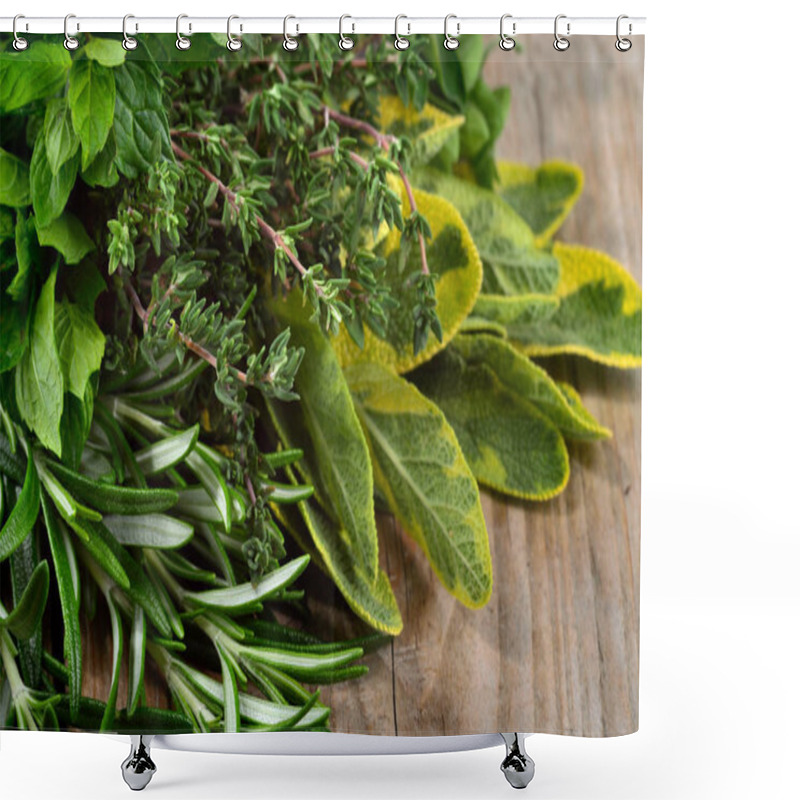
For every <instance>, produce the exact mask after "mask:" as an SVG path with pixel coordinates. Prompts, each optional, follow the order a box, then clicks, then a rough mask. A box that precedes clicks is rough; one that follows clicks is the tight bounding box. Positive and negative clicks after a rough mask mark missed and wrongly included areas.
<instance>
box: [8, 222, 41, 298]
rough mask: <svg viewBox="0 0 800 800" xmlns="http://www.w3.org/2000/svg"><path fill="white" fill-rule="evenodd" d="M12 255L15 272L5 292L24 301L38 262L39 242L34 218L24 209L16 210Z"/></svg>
mask: <svg viewBox="0 0 800 800" xmlns="http://www.w3.org/2000/svg"><path fill="white" fill-rule="evenodd" d="M14 255H15V256H16V257H17V274H16V275H15V276H14V278H13V280H12V281H11V283H10V284H9V286H8V289H7V290H6V292H7V293H8V294H9V295H10V296H11V297H13V298H14V300H20V301H23V302H24V301H25V300H27V298H28V293H29V291H30V288H31V285H32V283H33V277H34V272H35V269H36V265H37V264H38V263H39V255H40V254H39V243H38V241H37V238H36V220H35V218H34V217H33V216H28V213H27V212H26V211H18V212H17V224H16V225H15V227H14Z"/></svg>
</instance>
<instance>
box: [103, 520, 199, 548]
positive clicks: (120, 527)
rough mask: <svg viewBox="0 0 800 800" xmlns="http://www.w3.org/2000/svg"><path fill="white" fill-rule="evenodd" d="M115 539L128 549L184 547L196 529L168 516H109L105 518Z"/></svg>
mask: <svg viewBox="0 0 800 800" xmlns="http://www.w3.org/2000/svg"><path fill="white" fill-rule="evenodd" d="M103 522H104V523H105V525H106V527H107V528H108V529H109V530H110V531H111V533H113V534H114V538H115V539H116V540H117V541H118V542H119V543H120V544H123V545H125V546H127V547H155V548H171V549H174V548H177V547H183V545H185V544H186V543H187V542H188V541H189V540H190V539H191V538H192V535H193V534H194V528H193V527H192V526H191V525H189V524H188V523H186V522H182V521H181V520H179V519H176V518H175V517H171V516H169V515H167V514H139V515H138V516H135V517H134V516H128V515H125V514H107V515H106V516H105V517H103Z"/></svg>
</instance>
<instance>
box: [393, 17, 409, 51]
mask: <svg viewBox="0 0 800 800" xmlns="http://www.w3.org/2000/svg"><path fill="white" fill-rule="evenodd" d="M401 19H408V17H407V16H406V15H405V14H398V15H397V16H396V17H395V18H394V49H395V50H408V48H409V47H410V46H411V42H409V41H408V39H406V37H405V36H401V35H400V20H401ZM406 27H407V28H408V32H409V33H411V25H409V24H408V23H406Z"/></svg>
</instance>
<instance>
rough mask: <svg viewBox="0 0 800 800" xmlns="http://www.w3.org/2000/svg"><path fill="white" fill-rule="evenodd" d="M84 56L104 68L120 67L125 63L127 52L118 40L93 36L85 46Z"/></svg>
mask: <svg viewBox="0 0 800 800" xmlns="http://www.w3.org/2000/svg"><path fill="white" fill-rule="evenodd" d="M82 50H83V55H84V56H86V58H91V59H93V60H94V61H96V62H97V63H98V64H102V65H103V66H104V67H119V66H120V65H122V64H124V63H125V56H126V55H127V51H126V50H125V48H124V47H120V46H119V40H118V39H104V38H103V37H101V36H92V38H91V39H89V41H88V42H86V44H85V45H84V46H83V48H82Z"/></svg>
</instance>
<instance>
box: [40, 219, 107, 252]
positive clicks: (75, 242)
mask: <svg viewBox="0 0 800 800" xmlns="http://www.w3.org/2000/svg"><path fill="white" fill-rule="evenodd" d="M36 232H37V234H38V236H39V244H40V245H42V246H44V247H54V248H55V249H56V250H58V252H59V253H61V255H62V256H64V262H65V263H66V264H77V263H78V262H79V261H80V260H81V259H82V258H83V257H84V256H85V255H87V254H88V253H91V252H92V250H94V242H93V241H92V240H91V239H90V238H89V234H88V233H86V229H85V228H84V227H83V225H82V223H81V221H80V220H79V219H78V218H77V217H76V216H75V215H74V214H70V213H69V211H65V212H64V213H63V214H62V215H61V216H60V217H58V219H54V220H53V221H52V222H51V223H50V224H49V225H47V226H43V225H40V224H38V219H37V226H36Z"/></svg>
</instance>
